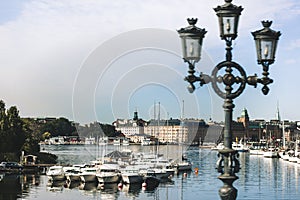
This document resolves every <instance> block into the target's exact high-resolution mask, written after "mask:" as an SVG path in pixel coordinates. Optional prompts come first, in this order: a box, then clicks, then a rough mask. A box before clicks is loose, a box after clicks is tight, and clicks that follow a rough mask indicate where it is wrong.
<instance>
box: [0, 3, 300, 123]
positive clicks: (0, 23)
mask: <svg viewBox="0 0 300 200" xmlns="http://www.w3.org/2000/svg"><path fill="white" fill-rule="evenodd" d="M223 3H224V1H222V0H210V1H206V0H198V1H192V0H187V1H180V0H174V1H172V4H170V3H168V2H163V1H158V0H149V1H138V0H131V1H129V0H115V1H100V0H72V1H70V0H51V1H50V0H22V1H21V0H11V1H5V0H1V1H0V6H1V8H2V12H1V14H0V52H1V54H0V66H1V73H0V91H1V96H0V98H1V99H3V100H4V101H5V102H6V104H7V106H8V107H9V106H11V105H16V106H17V107H18V108H19V109H20V114H21V116H24V117H27V116H30V117H45V116H64V117H67V118H69V119H71V120H75V121H78V122H81V123H88V122H92V121H100V122H105V123H111V122H112V121H113V120H114V119H116V118H132V117H133V112H134V111H135V110H138V111H139V116H140V117H142V118H144V119H150V118H153V114H154V113H153V112H154V102H156V103H157V104H158V102H160V105H161V118H165V117H167V116H169V117H173V118H178V117H180V116H181V115H182V101H183V100H184V102H185V105H184V116H185V117H193V118H203V119H205V120H208V119H209V118H210V117H211V118H212V119H214V120H216V121H221V120H223V118H224V115H223V110H222V100H221V99H220V98H219V97H218V96H216V95H215V94H214V92H213V91H212V89H211V86H210V85H207V86H204V87H202V88H199V86H197V90H196V91H195V93H194V94H189V93H188V92H187V90H186V86H187V83H186V82H184V81H183V77H184V76H185V75H186V73H187V66H186V65H185V64H184V63H183V62H182V60H181V46H180V40H179V37H178V35H177V33H176V30H177V29H179V28H181V27H185V26H186V25H187V23H186V18H187V17H197V18H199V19H198V24H197V25H198V26H200V27H202V28H205V29H206V30H207V31H208V33H207V34H206V36H205V40H204V46H203V58H202V60H201V61H200V62H199V63H198V65H197V71H198V72H200V71H203V72H205V73H208V74H210V73H211V71H212V69H213V67H214V66H215V65H216V64H217V63H218V62H220V61H222V60H224V55H225V51H224V48H225V46H224V42H223V41H221V40H220V38H219V32H218V22H217V17H216V15H215V12H214V11H213V9H212V8H214V7H216V6H217V5H221V4H223ZM233 3H234V4H236V5H241V6H242V7H244V11H243V12H242V15H241V18H240V24H239V36H238V38H237V39H236V40H235V41H234V44H233V47H234V50H233V58H234V60H235V61H236V62H238V63H239V64H241V65H242V66H243V67H244V68H245V70H246V72H247V75H253V74H254V73H257V74H258V75H259V76H261V71H262V68H261V66H259V65H257V63H256V55H255V46H254V42H253V37H252V35H251V33H250V32H251V31H255V30H258V29H261V27H262V26H261V23H260V21H261V20H267V19H268V20H272V21H273V25H272V28H273V29H275V30H279V31H281V33H282V36H281V38H280V41H279V44H278V49H277V54H276V62H275V64H273V65H272V66H271V67H270V77H271V78H273V79H274V83H273V84H271V85H270V89H271V90H270V93H269V95H267V96H264V95H263V94H262V92H261V91H260V89H261V85H259V86H258V88H256V89H255V88H253V87H250V86H247V88H246V90H245V91H244V93H243V94H242V95H241V96H240V97H239V98H237V99H236V100H235V105H236V107H235V109H234V118H236V117H238V116H239V115H240V113H241V112H242V110H243V108H247V109H248V112H249V114H250V118H251V119H266V120H269V119H273V118H274V117H275V114H276V110H277V104H279V109H280V113H281V116H282V118H283V119H288V120H294V121H296V120H300V112H299V109H298V108H299V103H298V102H299V101H298V99H300V97H299V85H300V83H299V81H300V79H299V66H298V63H299V61H300V53H299V52H300V28H299V26H297V25H298V24H299V19H300V3H299V1H297V0H272V1H261V0H252V1H247V0H236V1H233ZM157 112H158V111H157Z"/></svg>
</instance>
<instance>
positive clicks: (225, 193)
mask: <svg viewBox="0 0 300 200" xmlns="http://www.w3.org/2000/svg"><path fill="white" fill-rule="evenodd" d="M237 192H238V191H237V189H236V188H235V187H233V186H232V185H227V184H225V185H223V186H222V187H221V188H220V189H219V196H220V198H221V199H222V200H235V199H236V197H237Z"/></svg>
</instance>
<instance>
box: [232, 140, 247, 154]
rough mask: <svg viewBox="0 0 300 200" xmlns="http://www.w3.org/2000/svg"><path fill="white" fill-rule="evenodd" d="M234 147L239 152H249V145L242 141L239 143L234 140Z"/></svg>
mask: <svg viewBox="0 0 300 200" xmlns="http://www.w3.org/2000/svg"><path fill="white" fill-rule="evenodd" d="M232 149H234V150H236V151H238V152H248V147H247V146H246V145H244V144H242V142H241V141H240V142H239V143H236V142H232Z"/></svg>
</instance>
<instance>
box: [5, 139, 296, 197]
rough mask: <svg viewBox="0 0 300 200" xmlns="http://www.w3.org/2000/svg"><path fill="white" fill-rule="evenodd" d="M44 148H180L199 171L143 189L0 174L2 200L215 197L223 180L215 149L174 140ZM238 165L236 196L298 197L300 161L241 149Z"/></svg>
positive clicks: (95, 154)
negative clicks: (186, 145)
mask: <svg viewBox="0 0 300 200" xmlns="http://www.w3.org/2000/svg"><path fill="white" fill-rule="evenodd" d="M42 148H43V150H44V151H48V152H51V153H54V154H56V155H57V156H58V162H59V163H61V164H81V163H88V162H89V161H91V160H95V159H96V158H101V157H102V156H103V155H105V154H106V153H109V152H112V151H113V150H123V149H122V148H126V149H130V150H132V151H134V152H147V153H157V152H158V153H160V154H164V157H166V158H172V159H180V158H181V155H182V152H184V153H185V154H186V156H187V158H188V159H189V160H190V161H191V162H192V163H193V169H194V168H198V169H199V171H198V173H195V172H194V171H192V172H189V173H186V174H185V173H178V174H175V175H174V176H173V177H172V179H171V181H167V182H164V183H160V184H159V186H158V187H156V188H152V189H143V188H142V187H141V186H140V185H124V186H123V188H118V185H117V184H112V185H107V186H105V187H104V188H101V189H100V188H99V187H97V185H96V184H94V183H92V184H85V185H82V184H78V185H73V186H70V185H69V186H66V184H65V183H56V184H55V185H54V184H49V182H48V178H47V176H45V175H9V174H0V200H2V199H3V200H7V199H24V200H30V199H43V200H48V199H49V200H52V199H59V200H65V199H66V200H67V199H72V200H74V199H117V200H126V199H143V200H145V199H157V200H158V199H160V200H177V199H178V200H181V199H188V200H192V199H219V196H218V189H219V188H220V187H221V186H222V182H221V181H220V180H219V179H217V176H219V174H218V173H217V171H216V170H215V164H216V161H217V151H213V150H210V149H201V148H200V149H199V148H198V147H190V148H188V149H186V148H183V147H181V146H177V145H168V146H166V145H164V146H159V147H155V146H139V145H129V146H126V147H121V146H114V145H104V146H96V145H46V146H43V147H42ZM239 155H240V156H239V160H240V163H241V170H240V172H239V173H238V174H237V175H238V176H239V179H238V180H236V181H235V182H234V186H235V187H236V188H237V189H238V198H237V199H253V200H254V199H264V200H269V199H270V200H274V199H287V200H296V199H299V196H300V185H299V184H300V183H299V182H300V165H299V164H296V163H290V162H287V161H283V160H281V159H277V158H264V157H262V156H256V155H249V153H240V154H239Z"/></svg>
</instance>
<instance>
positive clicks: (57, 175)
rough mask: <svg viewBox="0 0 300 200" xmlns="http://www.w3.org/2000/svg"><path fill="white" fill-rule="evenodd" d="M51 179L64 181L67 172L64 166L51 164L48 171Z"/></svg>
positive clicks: (47, 173)
mask: <svg viewBox="0 0 300 200" xmlns="http://www.w3.org/2000/svg"><path fill="white" fill-rule="evenodd" d="M46 175H47V176H48V179H49V181H62V180H65V173H64V170H63V167H62V166H56V165H55V166H51V167H50V168H49V170H48V171H47V172H46Z"/></svg>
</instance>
